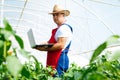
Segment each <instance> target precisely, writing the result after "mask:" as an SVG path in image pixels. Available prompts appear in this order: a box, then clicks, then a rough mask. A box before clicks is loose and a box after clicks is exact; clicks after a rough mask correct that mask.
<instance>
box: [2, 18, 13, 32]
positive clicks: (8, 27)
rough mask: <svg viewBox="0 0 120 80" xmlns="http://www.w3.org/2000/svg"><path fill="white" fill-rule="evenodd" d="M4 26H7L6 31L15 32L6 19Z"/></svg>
mask: <svg viewBox="0 0 120 80" xmlns="http://www.w3.org/2000/svg"><path fill="white" fill-rule="evenodd" d="M4 25H5V30H8V31H13V29H12V27H11V25H10V24H9V23H8V21H7V20H6V19H4Z"/></svg>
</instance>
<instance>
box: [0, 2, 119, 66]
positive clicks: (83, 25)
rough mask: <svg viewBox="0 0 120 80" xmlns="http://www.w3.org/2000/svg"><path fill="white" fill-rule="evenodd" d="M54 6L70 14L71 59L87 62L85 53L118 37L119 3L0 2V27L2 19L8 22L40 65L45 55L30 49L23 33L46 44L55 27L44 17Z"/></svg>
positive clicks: (48, 17) (48, 18)
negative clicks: (71, 30)
mask: <svg viewBox="0 0 120 80" xmlns="http://www.w3.org/2000/svg"><path fill="white" fill-rule="evenodd" d="M54 4H62V5H63V6H64V7H65V8H66V9H69V10H70V12H71V14H70V16H69V17H67V20H68V23H69V24H70V25H71V26H72V27H73V29H74V37H73V42H72V45H71V49H70V53H71V54H70V55H72V56H73V55H74V57H75V58H78V59H80V58H79V57H80V56H82V57H81V59H82V58H84V60H86V59H87V60H88V59H89V58H90V55H91V54H90V55H89V51H91V50H94V49H95V48H96V47H97V46H98V45H99V44H101V43H102V42H103V41H105V40H106V39H107V38H108V37H110V36H111V35H113V34H118V35H120V31H119V29H120V24H119V21H120V0H0V22H1V23H0V25H1V26H2V25H3V23H2V20H3V18H4V17H5V18H6V19H8V21H9V22H10V24H11V25H12V26H13V28H14V30H16V32H17V34H19V35H20V36H21V37H22V38H23V40H24V43H25V48H26V49H27V50H30V51H31V52H32V53H33V54H36V56H37V57H38V55H39V57H42V58H41V59H40V61H42V62H44V63H45V57H46V56H45V54H44V55H43V54H40V53H42V52H40V51H36V50H33V49H31V48H30V45H29V41H28V37H27V31H28V30H29V29H30V28H32V29H33V31H34V35H35V40H36V43H41V42H43V41H47V40H48V39H49V37H50V35H51V29H52V28H54V27H56V25H55V24H54V22H53V20H52V16H51V15H48V13H49V12H51V11H52V8H53V6H54ZM14 46H15V44H14ZM85 52H86V54H82V53H85ZM87 52H88V53H87ZM78 56H79V57H78ZM70 58H71V57H70ZM87 60H86V62H87ZM73 61H74V58H73ZM75 61H79V60H77V59H75ZM81 65H82V64H81Z"/></svg>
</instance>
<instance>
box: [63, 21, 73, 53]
mask: <svg viewBox="0 0 120 80" xmlns="http://www.w3.org/2000/svg"><path fill="white" fill-rule="evenodd" d="M63 25H67V26H68V27H69V28H70V29H71V32H72V33H73V29H72V27H71V26H70V25H69V24H66V23H64V24H63ZM70 45H71V41H70V43H69V44H68V45H67V47H66V48H65V49H64V50H63V51H62V53H68V50H69V48H70Z"/></svg>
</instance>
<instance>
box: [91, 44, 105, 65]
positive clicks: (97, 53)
mask: <svg viewBox="0 0 120 80" xmlns="http://www.w3.org/2000/svg"><path fill="white" fill-rule="evenodd" d="M106 47H107V43H106V42H104V43H103V44H101V45H100V46H98V48H97V49H96V50H95V51H94V53H93V55H92V57H91V60H90V63H91V62H92V61H93V60H95V59H96V57H97V56H98V55H99V54H100V53H101V52H102V51H103V50H104V49H105V48H106Z"/></svg>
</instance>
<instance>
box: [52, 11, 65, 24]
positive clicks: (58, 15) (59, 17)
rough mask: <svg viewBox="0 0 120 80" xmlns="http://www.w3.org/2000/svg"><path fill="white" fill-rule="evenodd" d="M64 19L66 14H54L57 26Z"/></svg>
mask: <svg viewBox="0 0 120 80" xmlns="http://www.w3.org/2000/svg"><path fill="white" fill-rule="evenodd" d="M63 18H64V14H63V13H54V14H53V20H54V22H55V23H56V24H60V23H61V21H62V20H63Z"/></svg>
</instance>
